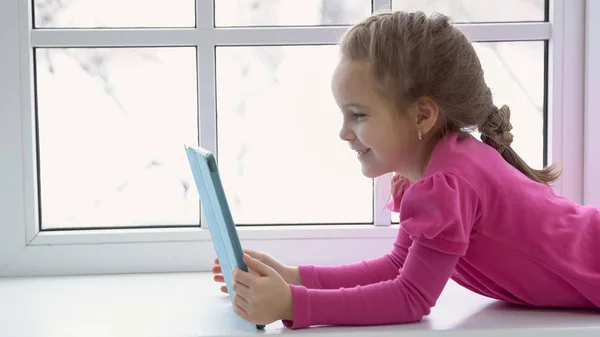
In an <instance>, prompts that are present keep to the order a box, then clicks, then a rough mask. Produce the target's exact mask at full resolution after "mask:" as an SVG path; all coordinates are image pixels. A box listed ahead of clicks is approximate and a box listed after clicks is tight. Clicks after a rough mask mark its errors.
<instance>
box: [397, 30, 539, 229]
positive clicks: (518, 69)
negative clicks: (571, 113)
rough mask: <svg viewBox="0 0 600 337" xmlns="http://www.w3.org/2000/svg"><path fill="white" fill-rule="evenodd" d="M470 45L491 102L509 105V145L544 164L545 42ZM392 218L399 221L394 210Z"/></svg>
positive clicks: (533, 161)
mask: <svg viewBox="0 0 600 337" xmlns="http://www.w3.org/2000/svg"><path fill="white" fill-rule="evenodd" d="M473 46H474V47H475V50H476V51H477V54H478V55H479V59H480V61H481V65H482V67H483V69H484V71H485V80H486V82H487V84H488V86H489V87H490V89H491V90H492V93H493V95H494V103H495V104H496V106H498V107H500V106H502V105H503V104H506V105H508V107H509V108H510V112H511V116H510V119H511V124H512V126H513V130H512V131H511V132H512V134H513V136H514V140H513V143H512V148H513V149H514V150H515V151H516V152H517V154H519V156H521V158H523V159H524V160H525V161H526V162H527V163H528V164H529V165H531V166H532V167H534V168H538V169H539V168H542V167H544V157H545V154H544V101H545V99H544V68H545V67H544V65H545V62H546V59H545V56H544V49H545V42H543V41H531V42H529V41H528V42H520V41H519V42H485V43H481V42H478V43H474V44H473ZM476 136H478V135H477V134H476ZM392 219H393V221H394V222H398V216H397V214H396V213H392Z"/></svg>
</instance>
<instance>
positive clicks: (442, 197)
mask: <svg viewBox="0 0 600 337" xmlns="http://www.w3.org/2000/svg"><path fill="white" fill-rule="evenodd" d="M399 208H400V209H399V211H400V212H399V213H400V225H401V226H402V228H403V229H404V230H405V231H406V232H408V233H409V234H410V235H411V237H412V238H413V240H416V241H419V242H420V243H422V244H424V245H426V246H429V247H430V248H433V249H436V250H439V251H442V252H445V253H449V254H456V255H464V254H465V253H466V250H467V247H468V243H469V237H470V235H471V231H472V229H473V225H474V223H475V222H476V221H477V219H479V217H480V216H481V214H480V213H481V200H480V197H479V195H478V193H477V192H476V191H475V189H474V188H473V187H472V186H471V185H470V184H469V182H467V181H466V180H465V179H463V178H462V177H460V176H458V175H456V174H454V173H451V172H436V173H434V174H431V175H429V176H426V177H425V178H423V179H422V180H420V181H418V182H416V183H414V184H413V185H411V186H410V187H409V188H408V189H407V190H406V191H405V193H404V195H403V197H402V202H401V203H400V207H399Z"/></svg>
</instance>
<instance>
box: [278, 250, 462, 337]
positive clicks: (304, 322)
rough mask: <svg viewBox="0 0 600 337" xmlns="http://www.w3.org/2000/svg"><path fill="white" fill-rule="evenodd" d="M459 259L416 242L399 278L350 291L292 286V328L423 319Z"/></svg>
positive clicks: (375, 323) (287, 322)
mask: <svg viewBox="0 0 600 337" xmlns="http://www.w3.org/2000/svg"><path fill="white" fill-rule="evenodd" d="M458 259H459V256H458V255H452V254H447V253H442V252H439V251H437V250H434V249H431V248H429V247H427V246H425V245H422V244H420V243H418V242H415V243H414V244H413V246H412V247H411V248H410V253H409V254H408V256H407V259H406V262H405V263H404V268H403V269H402V272H401V273H400V274H399V275H397V276H396V277H395V278H394V279H391V280H387V281H385V282H380V283H376V284H369V285H366V286H357V287H354V288H349V289H307V288H305V287H302V286H291V287H292V296H293V298H294V301H293V315H294V320H293V321H287V320H284V321H283V324H284V325H285V326H286V327H288V328H291V329H298V328H304V327H308V326H310V325H378V324H399V323H408V322H415V321H419V320H421V319H422V318H423V316H425V315H427V314H429V312H430V309H431V307H433V306H434V305H435V303H436V301H437V298H438V297H439V295H440V294H441V292H442V290H443V289H444V286H445V285H446V283H447V281H448V279H449V278H450V275H451V274H452V271H453V270H454V267H455V265H456V263H457V261H458Z"/></svg>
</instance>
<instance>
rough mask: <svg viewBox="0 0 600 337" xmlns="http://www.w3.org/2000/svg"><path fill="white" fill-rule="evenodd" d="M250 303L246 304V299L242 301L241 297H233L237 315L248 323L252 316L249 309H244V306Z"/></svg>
mask: <svg viewBox="0 0 600 337" xmlns="http://www.w3.org/2000/svg"><path fill="white" fill-rule="evenodd" d="M247 305H248V302H246V301H245V300H244V299H242V298H241V297H239V296H234V297H233V308H234V311H235V313H236V314H238V315H239V316H240V317H242V318H244V319H245V320H247V321H250V315H248V311H247V309H245V308H244V306H247Z"/></svg>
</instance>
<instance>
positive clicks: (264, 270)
mask: <svg viewBox="0 0 600 337" xmlns="http://www.w3.org/2000/svg"><path fill="white" fill-rule="evenodd" d="M244 262H245V263H246V265H247V266H248V269H250V271H251V272H252V271H254V272H256V273H257V274H258V276H272V275H273V274H277V272H276V271H275V270H274V269H273V268H271V267H269V266H267V265H266V264H264V263H262V262H260V261H259V260H257V259H255V258H253V257H251V256H250V255H248V254H244Z"/></svg>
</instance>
